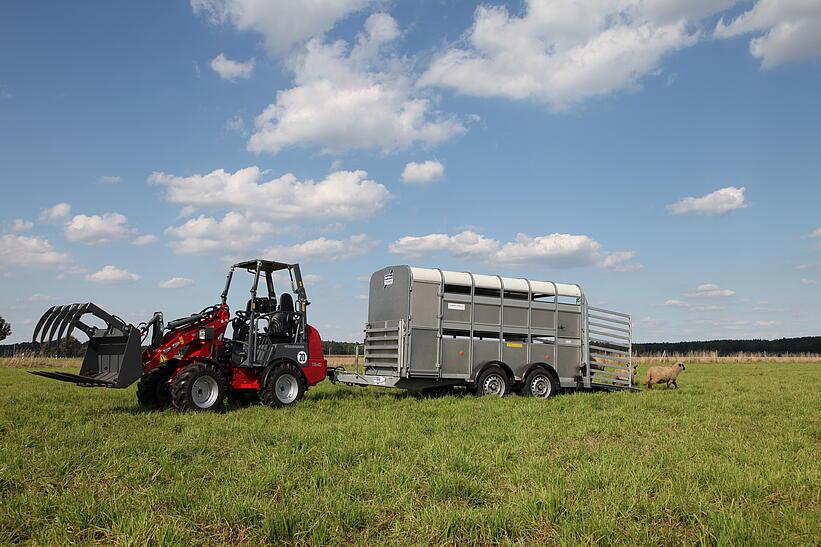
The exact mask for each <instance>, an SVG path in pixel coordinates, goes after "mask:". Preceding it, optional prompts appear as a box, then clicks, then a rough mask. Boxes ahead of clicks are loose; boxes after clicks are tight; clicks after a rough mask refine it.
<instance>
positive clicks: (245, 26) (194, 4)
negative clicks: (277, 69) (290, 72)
mask: <svg viewBox="0 0 821 547" xmlns="http://www.w3.org/2000/svg"><path fill="white" fill-rule="evenodd" d="M372 1H373V0H299V1H294V0H191V8H192V9H193V11H194V13H196V14H201V15H203V16H205V17H206V18H207V19H208V20H209V21H210V22H211V23H214V24H225V23H229V24H231V25H233V26H234V27H235V28H237V29H238V30H243V31H254V32H257V33H259V34H261V35H262V36H263V38H264V40H265V45H266V46H267V48H268V50H269V51H270V52H272V53H281V52H283V51H285V50H287V49H288V48H290V47H291V46H293V45H294V44H298V43H300V42H302V41H304V40H307V39H308V38H312V37H314V36H318V35H321V34H323V33H325V32H327V31H328V30H330V29H331V28H333V26H334V25H335V24H336V23H337V22H338V21H340V20H342V19H344V18H345V17H347V16H348V15H350V14H352V13H354V12H356V11H359V10H361V9H362V8H364V7H366V6H368V5H369V4H371V3H372Z"/></svg>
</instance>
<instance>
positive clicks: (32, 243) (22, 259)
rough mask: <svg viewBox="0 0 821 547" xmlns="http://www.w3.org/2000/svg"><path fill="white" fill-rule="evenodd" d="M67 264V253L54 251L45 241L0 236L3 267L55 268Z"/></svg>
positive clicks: (8, 235) (26, 237) (35, 238)
mask: <svg viewBox="0 0 821 547" xmlns="http://www.w3.org/2000/svg"><path fill="white" fill-rule="evenodd" d="M68 262H69V255H68V253H61V252H58V251H56V250H54V247H52V245H51V243H49V242H48V240H47V239H44V238H41V237H36V236H21V235H14V234H6V235H4V236H0V265H2V266H4V267H5V266H23V267H37V266H56V265H63V264H67V263H68Z"/></svg>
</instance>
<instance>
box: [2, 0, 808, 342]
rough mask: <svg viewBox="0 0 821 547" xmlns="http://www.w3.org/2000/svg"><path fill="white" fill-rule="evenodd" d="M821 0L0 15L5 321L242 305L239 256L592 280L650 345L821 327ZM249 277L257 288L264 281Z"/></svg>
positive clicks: (353, 278) (323, 301) (335, 326)
mask: <svg viewBox="0 0 821 547" xmlns="http://www.w3.org/2000/svg"><path fill="white" fill-rule="evenodd" d="M819 57H821V3H818V2H807V1H801V0H790V1H781V2H775V1H773V0H757V1H748V2H735V1H733V0H723V1H718V2H717V1H709V2H708V1H696V2H694V1H692V0H687V1H685V0H658V1H655V2H639V1H637V0H636V1H632V0H625V1H620V2H608V1H602V2H569V1H552V2H536V1H532V2H524V3H520V2H511V3H507V4H505V3H502V2H492V3H488V4H484V5H479V4H471V3H468V2H455V1H445V0H443V1H437V2H433V1H430V2H388V1H371V0H339V1H336V2H325V1H322V0H306V1H304V2H290V1H285V0H268V1H262V0H192V1H191V2H190V3H189V2H183V1H173V2H172V1H169V2H153V3H144V2H108V1H106V2H103V1H100V2H92V1H89V2H82V3H66V2H38V1H30V2H14V3H9V2H7V3H4V4H3V6H2V7H0V166H2V169H0V185H1V186H2V190H3V196H4V197H3V199H2V200H1V201H0V315H2V316H3V317H5V318H6V319H7V320H9V321H10V322H11V323H12V326H13V329H14V334H13V336H12V337H11V339H10V340H9V341H22V340H25V339H27V338H28V337H29V336H30V334H31V330H32V328H33V324H32V322H33V321H36V319H37V318H38V317H39V315H40V314H41V313H42V312H43V311H44V310H45V308H47V307H48V306H51V305H53V304H55V303H68V302H83V301H89V300H92V301H94V302H96V303H98V304H100V305H102V306H104V307H105V308H107V309H109V310H110V311H112V312H114V313H117V314H119V315H121V316H123V317H125V318H126V319H128V320H131V321H134V322H138V321H141V320H144V319H147V318H148V317H149V316H150V314H151V313H152V312H153V311H154V310H162V311H164V312H165V313H166V317H167V318H168V319H171V318H174V317H177V316H182V315H187V314H189V313H192V312H194V311H198V310H199V309H201V308H202V307H204V306H206V305H209V304H212V303H215V302H216V300H217V298H218V294H219V291H220V289H221V286H222V283H223V279H224V278H223V275H224V272H225V269H226V267H227V265H228V264H229V263H230V262H232V261H233V260H237V259H242V258H248V257H256V256H266V257H268V258H275V259H279V260H285V261H298V262H300V263H301V264H302V266H303V271H304V273H305V274H309V275H310V277H309V284H308V289H309V297H310V299H311V300H312V302H313V304H312V306H311V309H310V312H311V322H312V323H313V324H314V325H315V326H317V328H318V329H319V330H320V332H321V333H322V334H323V336H324V337H326V338H336V339H346V340H350V339H356V338H361V331H362V328H363V323H364V319H365V314H366V307H367V300H366V293H367V290H366V289H367V285H366V282H365V281H363V279H365V278H366V277H367V276H368V275H369V274H370V273H371V272H373V271H375V270H376V269H379V268H380V267H382V266H385V265H388V264H396V263H410V264H414V265H420V266H432V267H441V268H444V269H453V270H470V271H474V272H480V273H498V274H502V275H507V276H514V277H515V276H527V277H531V278H533V279H545V280H555V281H563V282H573V283H580V284H581V285H582V286H583V287H584V288H585V290H586V292H587V294H588V296H589V299H590V301H591V303H592V304H593V305H601V306H604V307H609V308H612V309H617V310H622V311H625V312H628V313H631V314H632V315H633V317H634V321H635V325H636V326H635V331H636V338H637V339H638V340H640V341H661V340H685V339H709V338H725V337H732V338H741V337H745V338H746V337H765V338H772V337H780V336H802V335H817V334H819V333H821V314H819V313H818V311H817V310H818V309H821V180H819V178H821V177H819V173H821V154H819V151H821V130H820V129H819V128H820V127H821V104H819V97H821V60H819ZM240 281H241V283H240V284H237V285H235V287H234V288H235V292H234V296H235V299H234V300H233V303H234V304H237V303H241V302H244V299H245V298H246V293H245V291H246V289H247V287H246V286H245V285H244V283H245V282H246V281H247V280H245V279H242V278H240Z"/></svg>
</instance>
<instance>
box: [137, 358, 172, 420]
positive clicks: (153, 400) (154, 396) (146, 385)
mask: <svg viewBox="0 0 821 547" xmlns="http://www.w3.org/2000/svg"><path fill="white" fill-rule="evenodd" d="M170 377H171V371H170V370H168V368H167V367H164V366H163V367H159V368H155V369H154V370H152V371H151V372H149V373H148V374H143V376H142V378H140V381H139V383H138V384H137V402H139V403H140V406H142V407H144V408H154V409H157V410H161V409H163V408H168V407H169V406H171V386H169V385H168V379H169V378H170Z"/></svg>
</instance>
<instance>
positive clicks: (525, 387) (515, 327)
mask: <svg viewBox="0 0 821 547" xmlns="http://www.w3.org/2000/svg"><path fill="white" fill-rule="evenodd" d="M631 335H632V326H631V321H630V316H629V315H627V314H623V313H619V312H614V311H609V310H604V309H601V308H594V307H591V306H589V305H588V303H587V299H586V298H585V295H584V293H583V292H582V289H581V287H579V286H578V285H570V284H564V283H555V282H552V281H533V280H529V279H520V278H509V277H501V276H496V275H480V274H473V273H468V272H449V271H443V270H440V269H430V268H415V267H410V266H391V267H387V268H383V269H381V270H379V271H377V272H375V273H374V274H373V275H372V276H371V280H370V294H369V302H368V323H367V325H366V329H365V369H364V373H363V374H360V373H359V372H358V371H357V372H350V371H344V370H336V371H335V373H334V375H333V376H332V377H331V378H332V380H333V381H335V382H342V383H346V384H351V385H354V384H356V385H363V386H386V387H398V388H406V389H414V390H427V389H437V388H445V387H449V386H457V385H466V386H468V387H469V388H473V389H475V390H476V392H477V394H480V395H485V394H488V395H490V394H492V395H498V396H504V395H507V394H508V393H510V392H511V391H513V390H517V389H518V390H520V391H521V393H523V394H525V395H532V396H537V397H550V396H552V395H554V394H556V393H557V392H559V390H560V389H586V390H632V389H636V388H635V377H634V369H633V363H632V347H631Z"/></svg>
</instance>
